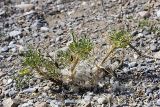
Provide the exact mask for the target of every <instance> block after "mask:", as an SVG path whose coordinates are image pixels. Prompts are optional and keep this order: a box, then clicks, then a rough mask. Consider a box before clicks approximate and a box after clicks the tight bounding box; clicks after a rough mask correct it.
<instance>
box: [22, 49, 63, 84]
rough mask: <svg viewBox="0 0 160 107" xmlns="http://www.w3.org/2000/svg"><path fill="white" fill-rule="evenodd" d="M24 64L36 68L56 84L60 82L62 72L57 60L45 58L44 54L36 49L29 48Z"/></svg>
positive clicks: (40, 73)
mask: <svg viewBox="0 0 160 107" xmlns="http://www.w3.org/2000/svg"><path fill="white" fill-rule="evenodd" d="M23 65H24V66H27V67H30V68H32V69H34V70H35V71H36V72H37V73H38V74H39V75H41V76H43V77H44V78H45V79H49V80H51V81H53V82H55V83H56V84H60V83H61V80H60V73H59V70H58V68H57V66H56V65H55V62H53V61H52V60H49V59H47V58H44V57H43V55H42V54H41V53H40V52H39V51H37V50H34V49H29V50H28V51H27V52H26V53H25V57H24V60H23Z"/></svg>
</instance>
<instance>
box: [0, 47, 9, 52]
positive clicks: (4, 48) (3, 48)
mask: <svg viewBox="0 0 160 107" xmlns="http://www.w3.org/2000/svg"><path fill="white" fill-rule="evenodd" d="M8 50H9V48H8V46H4V47H2V48H1V52H8Z"/></svg>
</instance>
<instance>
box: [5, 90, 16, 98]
mask: <svg viewBox="0 0 160 107" xmlns="http://www.w3.org/2000/svg"><path fill="white" fill-rule="evenodd" d="M17 93H18V91H16V90H13V89H8V90H5V92H4V94H5V96H8V97H14V96H16V94H17Z"/></svg>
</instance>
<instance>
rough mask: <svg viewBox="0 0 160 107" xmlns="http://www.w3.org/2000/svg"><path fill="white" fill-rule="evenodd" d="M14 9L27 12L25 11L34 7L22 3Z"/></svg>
mask: <svg viewBox="0 0 160 107" xmlns="http://www.w3.org/2000/svg"><path fill="white" fill-rule="evenodd" d="M15 7H16V8H20V9H24V10H27V9H32V8H33V7H34V5H33V4H24V3H23V4H19V5H16V6H15Z"/></svg>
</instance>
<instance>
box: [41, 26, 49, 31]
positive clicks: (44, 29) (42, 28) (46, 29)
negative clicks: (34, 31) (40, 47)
mask: <svg viewBox="0 0 160 107" xmlns="http://www.w3.org/2000/svg"><path fill="white" fill-rule="evenodd" d="M41 31H42V32H47V31H49V28H48V27H41Z"/></svg>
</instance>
